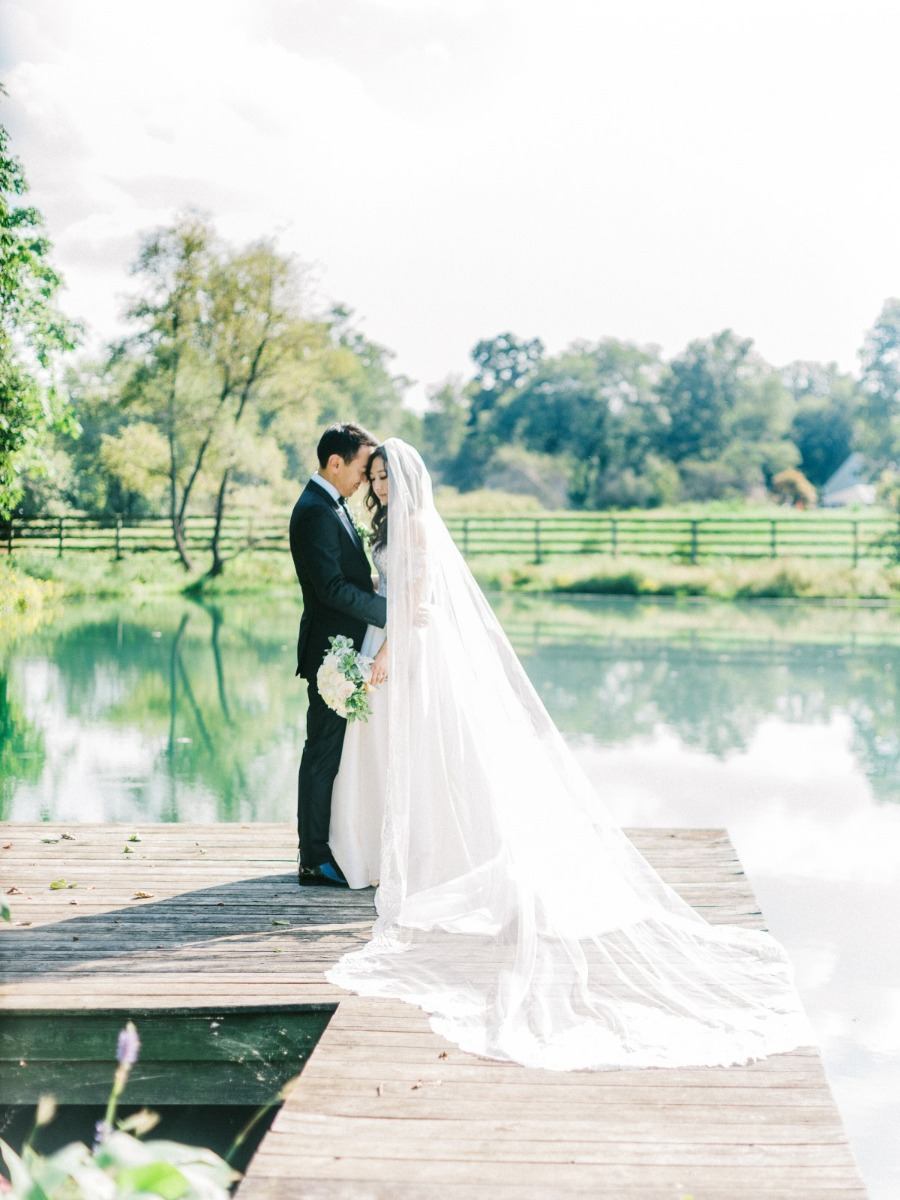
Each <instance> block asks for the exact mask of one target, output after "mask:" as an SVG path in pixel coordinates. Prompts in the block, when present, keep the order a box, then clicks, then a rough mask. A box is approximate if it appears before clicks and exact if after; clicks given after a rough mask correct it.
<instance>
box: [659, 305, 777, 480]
mask: <svg viewBox="0 0 900 1200" xmlns="http://www.w3.org/2000/svg"><path fill="white" fill-rule="evenodd" d="M659 398H660V401H661V403H662V405H663V406H664V409H665V413H666V421H665V423H663V424H662V425H661V436H660V439H659V442H658V450H659V453H660V454H661V455H662V456H663V457H665V458H668V459H671V460H672V461H673V462H674V463H675V464H676V465H677V466H678V469H679V473H680V475H681V480H682V494H683V496H684V498H686V499H696V500H707V499H714V498H716V497H719V496H724V495H742V494H743V495H747V494H749V493H752V492H754V491H762V490H763V489H764V488H766V487H767V486H768V485H769V483H770V481H771V479H772V476H773V475H774V474H776V473H777V472H778V471H783V470H786V469H788V468H789V467H794V466H796V465H797V463H798V462H799V460H800V454H799V451H798V450H797V447H796V446H795V445H794V443H793V442H792V441H791V440H790V436H789V434H790V423H791V419H792V416H793V408H794V404H793V398H792V396H791V394H790V392H789V391H788V390H787V389H786V388H785V387H784V386H783V384H782V383H781V381H780V379H779V378H778V376H777V374H776V372H775V371H774V370H773V368H772V367H771V366H769V364H768V363H766V362H765V360H764V359H763V358H762V357H761V356H760V355H758V354H757V353H756V352H755V351H754V350H753V342H752V340H751V339H749V338H740V337H738V336H737V335H736V334H734V333H733V332H732V331H731V330H730V329H725V330H722V331H721V332H720V333H717V334H713V335H712V336H711V337H709V338H703V339H699V340H697V341H694V342H691V343H690V345H689V346H688V347H687V349H686V350H685V351H684V352H683V353H682V354H680V355H678V356H677V357H676V358H675V359H673V360H672V362H671V363H670V364H669V369H668V371H667V372H666V374H665V376H664V377H663V379H662V381H661V384H660V387H659Z"/></svg>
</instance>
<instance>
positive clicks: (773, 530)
mask: <svg viewBox="0 0 900 1200" xmlns="http://www.w3.org/2000/svg"><path fill="white" fill-rule="evenodd" d="M777 557H778V522H777V521H775V520H774V518H773V519H772V520H771V521H770V522H769V558H777Z"/></svg>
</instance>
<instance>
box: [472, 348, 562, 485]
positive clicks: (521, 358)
mask: <svg viewBox="0 0 900 1200" xmlns="http://www.w3.org/2000/svg"><path fill="white" fill-rule="evenodd" d="M543 353H544V344H543V342H542V341H541V340H540V338H519V337H517V336H516V335H515V334H514V333H500V334H498V335H497V336H496V337H493V338H485V339H484V340H482V341H480V342H478V343H477V345H475V346H474V347H473V349H472V351H471V359H472V361H473V363H474V364H475V375H474V377H473V378H472V380H471V381H470V383H469V384H468V386H467V387H466V393H467V396H468V400H469V409H468V417H467V424H468V430H467V432H466V436H465V438H464V440H463V443H462V446H461V447H460V451H459V454H458V456H457V460H456V463H455V464H454V467H453V470H452V472H450V478H449V480H448V481H449V482H451V483H453V484H455V485H456V486H457V487H459V488H461V489H462V490H463V491H472V490H474V489H475V488H478V487H481V486H483V484H484V482H485V479H486V477H487V474H488V471H489V469H490V464H491V460H492V458H493V456H494V454H495V453H496V451H497V449H498V448H499V446H500V444H501V440H502V438H501V436H500V434H499V432H498V426H497V423H496V420H495V415H496V412H497V410H498V409H499V407H500V405H501V403H502V402H503V401H504V399H506V398H508V397H510V396H513V395H515V394H516V393H517V392H520V391H521V390H522V389H523V388H524V387H525V386H526V384H527V382H528V381H529V380H530V379H532V378H533V377H534V375H535V373H536V371H537V370H538V367H539V364H540V362H541V358H542V356H543Z"/></svg>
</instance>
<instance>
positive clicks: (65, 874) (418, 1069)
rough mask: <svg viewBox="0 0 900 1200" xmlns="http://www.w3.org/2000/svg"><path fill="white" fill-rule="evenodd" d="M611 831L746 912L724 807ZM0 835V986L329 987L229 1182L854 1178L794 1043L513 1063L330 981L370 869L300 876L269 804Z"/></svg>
mask: <svg viewBox="0 0 900 1200" xmlns="http://www.w3.org/2000/svg"><path fill="white" fill-rule="evenodd" d="M63 834H67V835H68V836H67V837H63ZM133 835H136V836H137V837H138V838H139V839H140V840H139V841H135V842H131V841H129V840H128V839H129V838H130V837H132V836H133ZM630 836H631V838H632V841H633V842H634V844H635V845H636V846H637V847H638V849H639V850H640V851H641V852H642V853H643V854H645V855H646V857H647V858H648V859H649V860H650V861H651V863H653V865H654V866H655V867H656V868H657V870H659V871H660V874H662V875H663V877H664V878H665V879H666V880H667V881H668V882H670V883H671V884H672V886H673V887H675V888H676V889H677V890H678V891H679V893H680V894H681V895H682V896H683V897H684V898H685V899H686V900H687V901H688V902H689V903H690V904H692V905H694V906H695V907H696V908H697V909H698V910H700V911H702V912H703V914H704V916H706V918H707V919H708V920H710V921H714V922H723V921H729V922H735V923H740V924H743V925H746V926H748V927H761V926H762V925H763V917H762V914H761V913H760V911H759V906H758V904H757V902H756V899H755V897H754V895H753V892H752V889H751V888H750V886H749V883H748V881H747V879H746V877H745V876H744V874H743V871H742V868H741V865H740V862H739V860H738V859H737V856H736V855H735V852H734V849H733V847H732V846H731V844H730V842H729V840H728V838H727V835H725V834H724V832H723V831H721V830H679V829H674V830H646V829H644V830H633V831H630ZM0 844H2V846H3V849H2V850H0V866H2V869H3V872H4V875H3V878H4V889H12V890H11V891H10V893H9V895H8V896H7V897H6V899H7V903H9V904H10V906H11V907H12V910H13V919H14V922H16V924H14V926H13V927H12V928H7V929H6V930H3V931H0V949H2V950H3V951H4V952H5V955H6V960H5V966H6V970H5V973H4V977H3V983H2V987H0V1008H5V1009H7V1010H14V1009H19V1008H23V1009H24V1008H27V1009H34V1010H38V1011H41V1012H46V1013H49V1012H54V1011H62V1010H69V1011H89V1010H92V1009H96V1008H109V1009H113V1010H118V1011H119V1012H121V1013H122V1015H123V1017H124V1016H125V1015H126V1014H128V1013H129V1012H130V1011H133V1010H134V1009H138V1008H139V1009H145V1010H147V1009H169V1008H185V1009H195V1008H200V1007H205V1008H209V1007H210V1006H212V1005H216V1004H221V1005H222V1006H223V1008H226V1009H227V1008H229V1007H233V1006H237V1005H242V1004H243V1005H246V1004H254V1003H258V1004H262V1005H273V1004H281V1005H295V1006H297V1007H304V1006H306V1005H324V1006H330V1007H332V1008H334V1009H335V1011H334V1015H333V1016H332V1019H331V1023H330V1024H329V1026H328V1028H327V1029H326V1031H325V1033H324V1034H323V1036H322V1038H321V1040H320V1041H319V1043H318V1046H317V1047H316V1049H315V1050H314V1051H313V1053H312V1055H311V1056H310V1058H309V1061H308V1063H307V1065H306V1067H305V1069H304V1071H303V1073H302V1075H300V1076H299V1077H298V1078H297V1079H296V1080H295V1081H294V1083H293V1085H292V1086H291V1088H290V1090H289V1095H288V1098H287V1101H286V1103H285V1105H284V1106H283V1108H282V1109H281V1111H280V1113H279V1114H278V1116H277V1118H276V1120H275V1123H274V1125H273V1127H272V1129H271V1131H270V1132H269V1134H268V1135H267V1137H266V1138H265V1140H264V1142H263V1145H262V1147H261V1148H260V1150H259V1152H258V1153H257V1155H256V1157H255V1158H254V1160H253V1162H252V1163H251V1166H250V1169H249V1172H248V1175H247V1178H246V1179H245V1180H244V1182H243V1183H242V1184H241V1187H240V1189H239V1200H275V1198H276V1197H277V1198H278V1200H292V1198H293V1197H297V1198H298V1200H299V1198H300V1197H302V1198H303V1200H316V1198H320V1200H366V1198H369V1200H387V1197H390V1200H418V1198H421V1200H483V1197H484V1196H485V1195H488V1194H489V1195H492V1196H497V1197H499V1198H500V1200H550V1198H551V1197H552V1198H553V1200H558V1197H560V1196H584V1197H587V1196H590V1197H595V1198H597V1197H600V1198H603V1197H609V1200H662V1198H665V1200H681V1197H683V1196H691V1197H693V1200H864V1197H865V1189H864V1187H863V1185H862V1183H861V1182H860V1179H859V1176H858V1173H857V1171H856V1167H855V1164H854V1162H853V1158H852V1155H851V1153H850V1151H849V1149H848V1146H847V1142H846V1137H845V1135H844V1132H843V1129H842V1127H841V1123H840V1119H839V1117H838V1115H837V1112H836V1110H835V1107H834V1103H833V1100H832V1097H831V1094H830V1091H829V1089H828V1085H827V1083H826V1081H825V1077H824V1073H823V1070H822V1065H821V1060H820V1058H819V1056H818V1053H817V1052H816V1051H815V1050H814V1049H801V1050H798V1051H794V1052H792V1053H791V1054H786V1055H776V1056H774V1057H773V1058H770V1059H767V1060H764V1061H763V1062H759V1063H752V1064H749V1065H747V1066H744V1067H732V1068H727V1069H718V1068H716V1069H713V1068H696V1069H685V1070H671V1071H661V1070H655V1071H605V1072H571V1073H568V1072H545V1071H533V1070H526V1069H524V1068H521V1067H517V1066H515V1065H514V1064H510V1063H499V1062H493V1061H491V1060H485V1059H478V1058H474V1057H473V1056H471V1055H467V1054H464V1053H463V1052H462V1051H461V1050H459V1049H458V1048H457V1047H456V1046H453V1045H451V1044H450V1043H448V1042H446V1041H444V1040H443V1039H442V1038H439V1037H438V1036H437V1035H436V1034H434V1033H433V1032H432V1030H431V1029H430V1026H429V1025H428V1021H427V1018H426V1016H425V1014H424V1013H422V1012H421V1011H420V1010H419V1009H417V1008H415V1007H412V1006H409V1005H406V1004H402V1003H400V1002H398V1001H382V1000H374V999H367V998H364V997H357V996H348V995H346V994H345V993H343V992H341V991H340V990H339V989H337V988H334V987H331V986H330V985H329V984H327V983H326V982H325V981H324V978H323V972H324V971H325V970H326V969H327V968H328V967H329V966H330V965H331V963H332V962H333V961H334V960H335V958H336V957H337V956H338V955H340V954H342V953H344V952H345V951H346V950H347V949H348V948H350V947H351V946H353V945H356V944H359V943H360V942H362V941H364V940H365V938H366V937H367V936H368V932H369V929H370V927H371V920H372V897H373V892H372V891H371V889H369V890H366V891H363V892H357V893H346V892H331V891H325V890H319V889H299V888H298V887H297V885H296V877H295V874H294V870H295V868H294V862H293V847H294V832H293V829H292V828H291V827H290V826H288V825H272V824H267V825H233V826H229V825H218V826H202V825H170V826H156V825H154V826H149V825H148V826H141V825H138V826H135V825H130V826H124V825H123V826H107V825H72V826H61V825H60V826H50V825H44V824H31V825H22V826H12V825H7V826H5V827H4V828H3V829H2V831H0ZM126 847H127V848H128V852H127V853H126ZM57 880H64V881H65V883H66V885H69V884H77V886H76V887H68V886H66V887H64V888H57V889H55V890H51V889H50V886H49V885H50V883H52V882H54V881H57ZM141 891H143V892H148V893H151V895H150V896H149V897H147V898H144V899H136V898H135V893H136V892H141Z"/></svg>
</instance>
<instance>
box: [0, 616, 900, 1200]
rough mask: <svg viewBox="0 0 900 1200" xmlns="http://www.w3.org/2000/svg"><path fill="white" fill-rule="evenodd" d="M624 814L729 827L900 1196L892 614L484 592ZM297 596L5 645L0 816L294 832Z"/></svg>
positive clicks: (899, 872)
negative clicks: (229, 824)
mask: <svg viewBox="0 0 900 1200" xmlns="http://www.w3.org/2000/svg"><path fill="white" fill-rule="evenodd" d="M495 604H496V608H497V611H498V614H499V616H500V619H501V621H502V623H503V625H504V628H506V629H507V631H508V632H509V633H510V636H511V637H512V639H513V641H514V643H515V645H516V648H517V650H518V652H519V653H520V655H521V656H522V659H523V661H524V663H525V666H526V668H527V670H528V672H529V674H530V676H531V678H532V679H533V681H534V683H535V686H536V687H537V689H538V691H539V692H540V694H541V696H542V698H543V699H544V701H545V703H546V704H547V706H548V708H549V709H550V711H551V713H552V714H553V717H554V719H555V720H556V722H557V724H558V725H559V727H560V728H561V729H562V731H563V732H564V734H565V735H566V737H567V739H568V741H569V742H570V744H571V745H572V746H573V748H574V749H575V752H576V754H577V755H578V757H579V760H580V761H581V763H582V764H583V766H584V767H585V769H586V770H587V772H588V773H589V775H590V776H591V778H592V780H593V781H594V783H595V785H596V787H597V790H598V791H599V792H600V793H601V794H602V795H603V796H604V797H605V798H606V799H607V800H608V802H609V804H610V807H611V808H612V810H613V813H614V816H615V817H616V819H618V820H619V821H620V822H621V823H622V824H625V825H656V826H665V825H699V826H704V825H706V826H709V825H714V826H726V827H727V828H728V829H729V831H730V833H731V835H732V838H733V840H734V842H735V844H736V846H737V849H738V852H739V854H740V856H741V858H742V861H743V862H744V864H745V865H746V867H747V869H748V872H749V874H750V878H751V881H752V883H753V885H754V887H755V889H756V892H757V895H758V896H759V898H760V901H761V903H762V907H763V910H764V911H765V912H766V914H767V916H768V918H769V922H770V925H771V928H772V930H773V932H774V933H775V934H776V935H777V936H778V937H779V938H780V939H781V940H782V941H783V942H784V943H785V944H786V946H787V948H788V951H789V953H790V955H791V958H792V961H793V962H794V963H795V966H796V968H797V979H798V986H799V988H800V991H801V994H802V996H803V999H804V1003H805V1004H806V1006H807V1009H808V1011H809V1014H810V1017H811V1019H812V1020H813V1024H814V1026H815V1028H816V1030H817V1033H818V1035H819V1037H820V1039H821V1042H822V1048H823V1053H824V1056H825V1061H826V1066H827V1069H828V1072H829V1078H830V1079H831V1082H832V1086H833V1088H834V1091H835V1093H836V1096H837V1099H838V1103H839V1105H840V1107H841V1110H842V1113H843V1116H844V1119H845V1122H846V1124H847V1127H848V1130H849V1133H850V1137H851V1143H852V1144H853V1146H854V1150H855V1152H856V1154H857V1156H858V1158H859V1160H860V1163H861V1166H862V1170H863V1174H864V1177H865V1178H866V1181H867V1184H868V1186H869V1189H870V1194H871V1196H872V1198H873V1200H887V1198H888V1197H893V1196H895V1195H898V1194H900V1164H898V1162H897V1148H896V1146H895V1144H894V1143H895V1139H893V1138H892V1137H891V1135H890V1131H891V1130H892V1129H894V1128H896V1125H897V1123H898V1121H900V1100H898V1098H900V983H898V981H900V939H898V938H897V937H896V934H895V933H894V930H893V924H892V919H891V917H890V914H891V913H892V912H896V911H897V910H898V907H900V805H898V803H897V801H898V800H900V769H898V768H900V732H898V731H900V618H898V615H897V614H896V613H894V612H892V611H890V610H887V609H883V608H877V607H872V608H866V607H850V606H848V607H843V606H840V605H835V606H821V607H817V606H800V605H784V604H772V605H753V606H745V607H741V606H737V605H711V604H690V603H686V604H673V603H663V602H659V603H654V602H642V601H619V602H613V601H602V600H596V599H594V600H588V599H584V600H578V599H574V598H570V599H566V600H558V601H556V600H541V599H531V598H518V597H502V598H497V599H496V600H495ZM297 619H298V609H297V604H296V602H295V600H294V599H292V598H290V599H284V600H282V601H275V600H272V599H271V598H264V599H258V598H253V599H249V600H248V599H234V600H229V601H227V602H222V603H221V604H220V605H214V606H213V605H202V604H199V603H191V602H187V601H168V602H165V603H159V604H148V605H144V606H141V607H138V608H134V607H128V606H125V605H123V604H121V603H116V604H100V603H97V602H91V603H84V604H78V605H73V606H71V607H69V608H66V609H65V610H63V611H62V612H61V613H60V614H59V615H58V617H56V619H54V621H53V624H52V625H51V626H50V627H48V628H45V629H43V630H37V631H33V630H32V631H29V632H25V633H23V634H22V635H21V636H20V637H19V638H18V640H16V641H15V642H12V643H9V642H8V643H7V645H6V647H5V649H3V648H0V817H2V818H4V819H7V820H9V819H12V820H33V819H35V818H43V819H49V820H57V821H71V822H76V821H79V820H81V821H122V822H133V821H138V820H142V821H156V820H159V821H179V820H182V821H199V822H211V821H250V820H260V821H285V820H291V819H292V817H293V813H294V805H295V786H296V769H297V764H298V762H299V757H300V750H301V744H302V736H303V734H302V729H303V722H304V716H305V712H304V709H305V697H304V689H303V687H302V685H301V684H300V683H299V681H297V680H296V679H295V678H294V639H295V636H296V628H297Z"/></svg>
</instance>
